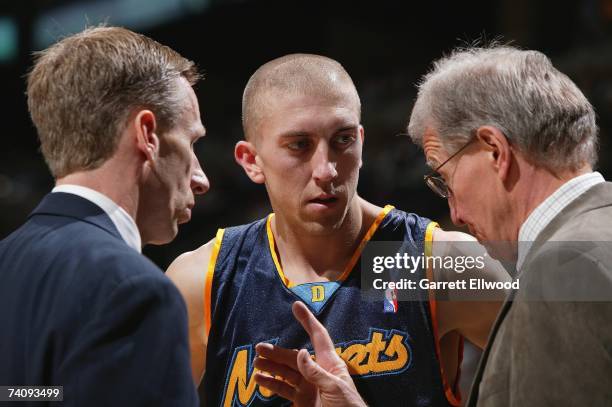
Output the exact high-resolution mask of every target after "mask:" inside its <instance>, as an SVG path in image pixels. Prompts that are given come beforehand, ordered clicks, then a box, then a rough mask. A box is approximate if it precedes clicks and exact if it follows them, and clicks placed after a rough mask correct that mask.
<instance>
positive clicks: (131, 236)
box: [51, 184, 142, 253]
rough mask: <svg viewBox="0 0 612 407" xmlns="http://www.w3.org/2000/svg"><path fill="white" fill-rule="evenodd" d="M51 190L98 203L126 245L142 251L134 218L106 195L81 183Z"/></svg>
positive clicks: (60, 186) (59, 186)
mask: <svg viewBox="0 0 612 407" xmlns="http://www.w3.org/2000/svg"><path fill="white" fill-rule="evenodd" d="M51 192H65V193H69V194H74V195H78V196H80V197H81V198H83V199H87V200H88V201H90V202H93V203H94V204H96V205H98V206H99V207H100V208H102V210H103V211H104V212H106V214H107V215H108V217H109V218H110V219H111V220H112V221H113V224H114V225H115V227H116V228H117V230H118V231H119V234H120V235H121V237H122V238H123V240H124V241H125V243H127V245H128V246H130V247H132V248H133V249H134V250H136V251H137V252H139V253H141V252H142V241H141V239H140V232H139V231H138V226H136V222H134V219H132V217H131V216H130V215H129V214H128V213H127V212H126V211H125V209H123V208H122V207H120V206H119V205H117V204H116V203H115V202H113V200H112V199H110V198H109V197H107V196H106V195H104V194H102V193H100V192H98V191H96V190H93V189H91V188H87V187H84V186H81V185H72V184H65V185H58V186H56V187H55V188H53V190H52V191H51Z"/></svg>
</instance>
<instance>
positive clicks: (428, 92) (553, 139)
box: [408, 44, 598, 171]
mask: <svg viewBox="0 0 612 407" xmlns="http://www.w3.org/2000/svg"><path fill="white" fill-rule="evenodd" d="M485 125H490V126H493V127H496V128H498V129H499V130H501V131H502V132H503V133H504V135H505V136H506V137H507V138H508V140H510V142H511V143H513V145H515V146H516V147H517V148H518V149H519V151H521V152H522V153H523V154H524V155H525V157H526V158H527V159H528V160H530V161H531V162H533V163H535V164H537V165H540V166H543V167H544V168H548V169H549V170H552V171H558V170H565V169H571V170H576V169H579V168H581V167H582V166H583V165H585V164H590V165H591V166H594V165H595V164H596V162H597V148H598V136H597V125H596V124H595V112H594V110H593V107H592V106H591V104H590V103H589V101H588V100H587V98H586V97H585V96H584V95H583V93H582V92H581V91H580V89H578V87H577V86H576V84H574V82H572V81H571V80H570V79H569V78H568V77H567V76H566V75H564V74H563V73H561V72H559V71H558V70H557V69H556V68H555V67H554V66H553V65H552V63H551V61H550V59H548V57H546V55H544V54H542V53H541V52H538V51H526V50H520V49H517V48H514V47H511V46H506V45H504V46H501V45H496V44H493V45H491V46H488V47H470V48H459V49H457V50H455V51H453V52H452V53H451V54H450V55H449V56H446V57H444V58H441V59H440V60H438V61H436V62H435V63H434V65H433V69H432V70H431V71H430V72H429V73H428V74H426V75H425V76H424V77H423V80H422V82H421V84H420V86H419V94H418V97H417V101H416V103H415V106H414V109H413V111H412V116H411V118H410V124H409V125H408V132H409V134H410V136H411V138H412V139H413V141H414V142H416V143H417V144H421V142H422V138H423V135H424V133H425V131H426V129H427V128H432V129H434V130H435V131H436V132H437V134H438V136H439V137H440V140H441V141H442V143H443V144H444V145H445V146H446V148H447V149H448V150H449V151H452V150H456V149H457V148H459V147H460V146H461V145H462V144H464V143H465V142H467V140H469V139H470V138H471V137H472V136H473V131H474V130H476V129H478V128H479V127H480V126H485Z"/></svg>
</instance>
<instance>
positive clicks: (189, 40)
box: [0, 0, 612, 268]
mask: <svg viewBox="0 0 612 407" xmlns="http://www.w3.org/2000/svg"><path fill="white" fill-rule="evenodd" d="M103 21H106V22H107V23H108V24H110V25H122V26H126V27H128V28H131V29H134V30H136V31H140V32H143V33H145V34H146V35H149V36H151V37H152V38H154V39H156V40H158V41H159V42H161V43H163V44H166V45H169V46H171V47H172V48H174V49H176V50H177V51H179V52H180V53H181V54H183V55H184V56H186V57H188V58H190V59H193V60H194V61H196V62H197V63H198V65H199V66H200V68H201V70H202V71H203V72H204V73H205V75H206V79H205V81H203V82H202V83H201V84H199V85H198V87H197V89H196V93H197V94H198V97H199V101H200V108H201V111H202V118H203V121H204V124H205V126H206V127H207V130H208V135H207V137H206V138H205V139H203V140H202V141H201V142H199V143H198V144H197V153H198V156H199V157H200V161H201V163H202V165H203V167H204V170H205V171H206V173H207V174H208V176H209V179H210V181H211V185H212V188H211V190H210V192H209V193H208V194H207V195H205V196H203V197H200V198H199V201H198V203H197V206H196V209H195V211H194V214H193V220H192V221H191V223H189V224H188V225H184V226H182V227H181V231H180V233H179V236H178V238H177V239H176V240H175V241H174V242H173V243H171V244H169V245H166V246H161V247H147V248H146V249H145V253H146V254H147V255H148V256H150V257H151V258H152V259H153V260H154V261H155V262H156V263H157V264H158V265H159V266H160V267H162V268H166V267H167V266H168V264H169V263H170V262H171V261H172V259H173V258H174V257H176V256H177V255H178V254H179V253H181V252H183V251H187V250H192V249H194V248H196V247H198V246H199V245H200V244H202V243H204V242H206V241H208V240H209V239H210V238H212V237H213V236H214V234H215V231H216V229H217V228H218V227H222V226H228V225H233V224H240V223H245V222H249V221H251V220H253V219H255V218H258V217H261V216H264V215H265V214H267V213H268V211H269V210H270V208H269V205H268V203H267V200H266V195H265V191H264V188H263V187H262V186H259V185H255V184H253V183H251V182H250V181H249V180H248V178H247V177H246V175H245V174H244V173H243V171H242V170H241V169H240V167H238V165H237V164H235V162H234V160H233V146H234V144H235V143H236V142H237V141H238V140H239V139H241V137H242V130H241V125H240V104H241V96H242V90H243V88H244V85H245V84H246V81H247V80H248V78H249V76H250V75H251V74H252V73H253V72H254V71H255V69H257V68H258V67H259V66H260V65H262V64H263V63H265V62H267V61H269V60H271V59H273V58H276V57H279V56H282V55H284V54H288V53H293V52H310V53H317V54H322V55H326V56H329V57H331V58H334V59H336V60H338V61H339V62H340V63H342V64H343V65H344V67H345V68H346V69H347V71H348V72H349V74H350V75H351V76H352V77H353V80H354V82H355V84H356V86H357V89H358V91H359V93H360V95H361V98H362V105H363V119H362V122H363V125H364V127H365V129H366V144H365V147H364V166H363V169H362V172H361V180H360V184H359V193H360V194H361V196H363V197H365V198H366V199H368V200H370V201H372V202H374V203H376V204H379V205H384V204H386V203H391V204H394V205H395V206H397V207H399V208H401V209H404V210H407V211H413V212H417V213H419V214H421V215H425V216H428V217H430V218H433V219H436V220H438V221H439V222H440V223H441V224H442V225H443V226H446V227H452V226H451V225H450V222H449V220H448V211H447V206H446V202H445V201H444V200H441V199H438V198H436V197H435V196H434V195H433V194H432V193H431V192H430V191H429V190H428V189H427V188H426V187H425V185H424V184H423V182H422V179H423V178H422V175H423V174H424V173H425V172H426V167H425V162H424V159H423V157H422V155H421V153H420V151H419V150H418V149H417V148H416V147H415V146H414V145H412V144H411V142H410V141H409V139H408V138H407V137H402V136H396V135H397V134H398V133H401V132H403V131H404V130H405V126H406V122H407V119H408V117H409V113H410V110H411V108H412V103H413V100H414V98H415V83H416V82H417V81H418V79H419V77H420V76H421V75H422V74H424V73H425V72H426V71H427V69H428V67H429V66H430V63H431V61H432V60H433V59H435V58H438V57H440V56H441V55H442V54H443V53H445V52H448V51H450V50H451V49H452V48H453V47H455V46H457V45H461V44H465V43H466V42H472V41H473V40H475V39H477V38H484V39H486V40H491V39H494V38H497V37H501V38H502V39H503V40H504V41H512V42H513V43H514V44H515V45H518V46H520V47H523V48H531V49H537V50H540V51H542V52H544V53H546V54H547V55H548V56H550V57H551V58H552V60H553V63H554V64H555V65H556V66H557V67H558V68H559V69H560V70H561V71H563V72H565V73H566V74H568V75H569V76H570V77H571V78H572V79H573V80H574V81H575V82H576V83H577V84H578V86H579V87H580V88H581V89H582V90H583V91H584V92H585V94H586V95H587V97H588V98H589V100H590V101H591V102H592V103H593V105H594V106H595V108H596V111H597V113H598V120H599V126H600V129H601V131H600V133H601V153H600V164H599V168H598V169H599V171H601V172H602V173H603V175H604V177H606V178H607V179H610V176H611V175H612V162H611V158H610V157H611V155H610V153H609V150H610V145H611V143H610V132H611V131H612V41H611V40H612V0H575V1H565V2H564V1H557V0H540V1H534V0H486V1H485V0H478V1H471V2H467V1H463V2H462V1H447V2H444V1H421V2H417V1H408V0H404V1H400V0H395V1H392V0H378V1H316V0H311V1H287V0H285V1H281V0H106V1H105V0H80V1H76V0H56V1H52V0H38V1H36V0H22V1H11V2H9V1H2V2H1V5H0V81H1V86H0V90H1V91H0V100H1V107H2V119H3V121H4V123H5V124H6V125H7V126H6V127H5V130H4V131H3V133H4V134H3V138H2V140H4V141H3V142H2V144H1V148H0V238H3V237H4V236H6V235H7V234H8V233H10V232H11V231H12V230H14V229H15V228H16V227H17V226H18V225H20V224H21V223H22V222H23V221H24V220H25V218H26V216H27V215H28V213H29V212H30V211H31V210H32V209H33V208H34V207H35V206H36V204H37V203H38V201H39V200H40V199H41V197H42V196H43V195H44V194H46V193H47V192H48V191H49V190H50V189H51V188H52V185H53V180H52V178H51V176H50V175H49V172H48V171H47V168H46V166H45V164H44V161H43V159H42V156H41V154H40V152H39V146H38V141H37V137H36V131H35V129H34V127H33V125H32V124H31V122H30V119H29V117H28V112H27V107H26V100H25V95H24V92H25V81H24V75H25V74H26V72H27V71H28V69H29V68H30V66H31V63H32V52H33V51H36V50H40V49H43V48H45V47H46V46H48V45H49V44H51V43H52V42H54V41H55V40H57V39H58V38H60V37H62V36H64V35H66V34H70V33H74V32H77V31H80V30H81V29H82V28H84V27H85V26H86V25H88V24H90V25H91V24H98V23H100V22H103Z"/></svg>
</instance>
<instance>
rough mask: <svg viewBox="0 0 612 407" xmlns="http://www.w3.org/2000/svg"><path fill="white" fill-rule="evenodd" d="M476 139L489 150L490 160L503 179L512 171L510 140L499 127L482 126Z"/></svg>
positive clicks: (477, 131)
mask: <svg viewBox="0 0 612 407" xmlns="http://www.w3.org/2000/svg"><path fill="white" fill-rule="evenodd" d="M476 139H477V140H478V142H480V143H481V147H483V148H484V149H485V151H487V154H488V156H487V157H488V158H487V159H488V162H489V163H490V164H491V165H492V166H493V168H494V169H495V171H496V172H497V174H498V175H499V177H500V179H501V180H502V181H506V178H507V177H508V175H509V172H510V165H511V162H512V154H513V151H512V148H511V146H510V142H509V141H508V139H507V138H506V136H505V135H504V133H502V132H501V130H499V129H498V128H497V127H493V126H482V127H479V128H478V130H476Z"/></svg>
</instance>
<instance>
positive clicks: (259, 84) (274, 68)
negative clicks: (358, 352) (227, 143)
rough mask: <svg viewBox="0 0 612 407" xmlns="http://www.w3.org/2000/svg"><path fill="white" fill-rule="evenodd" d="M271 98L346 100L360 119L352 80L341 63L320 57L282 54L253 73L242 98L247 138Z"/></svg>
mask: <svg viewBox="0 0 612 407" xmlns="http://www.w3.org/2000/svg"><path fill="white" fill-rule="evenodd" d="M271 95H272V96H273V95H308V96H316V97H323V98H343V99H344V98H348V99H349V100H351V101H352V103H354V104H355V107H356V109H357V112H358V114H359V116H361V101H360V100H359V95H358V94H357V90H356V89H355V85H354V84H353V80H352V79H351V77H350V76H349V74H348V73H347V72H346V70H345V69H344V68H343V67H342V65H340V63H338V62H337V61H335V60H333V59H331V58H327V57H324V56H321V55H313V54H290V55H285V56H283V57H280V58H277V59H274V60H272V61H270V62H268V63H266V64H264V65H262V66H261V67H260V68H259V69H257V71H255V73H254V74H253V75H252V76H251V78H250V79H249V81H248V83H247V85H246V87H245V89H244V94H243V96H242V126H243V129H244V134H245V137H246V138H247V139H252V138H253V136H254V134H255V132H256V129H257V127H258V125H259V122H260V120H261V118H262V116H263V112H264V111H265V108H266V105H267V103H268V101H269V97H270V96H271Z"/></svg>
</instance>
